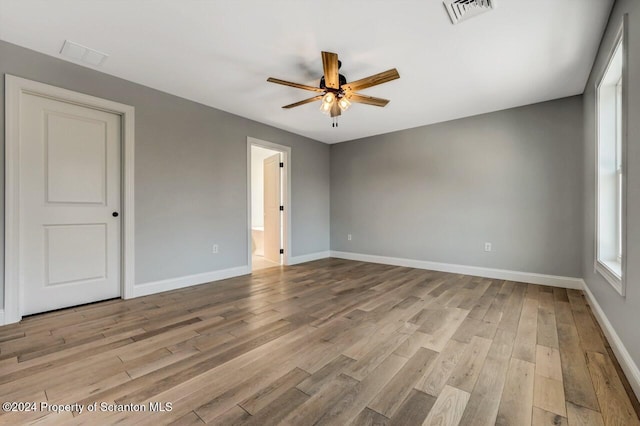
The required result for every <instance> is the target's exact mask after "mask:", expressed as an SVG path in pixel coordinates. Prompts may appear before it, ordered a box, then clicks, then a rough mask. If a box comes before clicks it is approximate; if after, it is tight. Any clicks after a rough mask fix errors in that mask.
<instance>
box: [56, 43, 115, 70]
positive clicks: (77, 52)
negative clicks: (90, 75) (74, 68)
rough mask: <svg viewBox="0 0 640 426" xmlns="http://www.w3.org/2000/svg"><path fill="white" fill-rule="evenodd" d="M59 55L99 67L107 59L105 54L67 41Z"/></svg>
mask: <svg viewBox="0 0 640 426" xmlns="http://www.w3.org/2000/svg"><path fill="white" fill-rule="evenodd" d="M60 53H61V54H62V55H64V56H66V57H68V58H71V59H75V60H76V61H81V62H85V63H87V64H89V65H93V66H100V65H102V64H104V61H106V60H107V58H108V57H109V55H107V54H106V53H102V52H99V51H97V50H95V49H91V48H89V47H87V46H83V45H81V44H78V43H74V42H72V41H69V40H65V41H64V44H63V45H62V49H61V50H60Z"/></svg>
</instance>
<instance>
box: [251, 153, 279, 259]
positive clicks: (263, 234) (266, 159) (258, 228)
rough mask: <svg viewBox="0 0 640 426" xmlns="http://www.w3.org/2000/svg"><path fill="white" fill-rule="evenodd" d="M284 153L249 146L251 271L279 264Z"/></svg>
mask: <svg viewBox="0 0 640 426" xmlns="http://www.w3.org/2000/svg"><path fill="white" fill-rule="evenodd" d="M283 156H284V154H283V153H282V152H280V151H276V150H274V149H270V148H267V147H263V146H258V145H254V144H252V145H251V229H250V232H251V266H252V270H253V271H256V270H259V269H265V268H272V267H276V266H280V265H282V263H283V251H284V244H283V243H284V230H285V226H284V225H285V224H284V199H285V197H284V175H283V168H284V167H283V166H284V163H283V161H284V158H283Z"/></svg>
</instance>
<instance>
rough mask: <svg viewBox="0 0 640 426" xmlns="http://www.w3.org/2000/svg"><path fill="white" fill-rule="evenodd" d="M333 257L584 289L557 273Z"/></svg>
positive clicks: (578, 282)
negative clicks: (547, 273) (545, 273)
mask: <svg viewBox="0 0 640 426" xmlns="http://www.w3.org/2000/svg"><path fill="white" fill-rule="evenodd" d="M331 257H337V258H340V259H349V260H359V261H361V262H371V263H383V264H385V265H394V266H405V267H407V268H417V269H429V270H432V271H441V272H450V273H453V274H464V275H474V276H478V277H485V278H493V279H498V280H508V281H516V282H521V283H530V284H540V285H548V286H551V287H562V288H573V289H576V290H582V279H581V278H572V277H559V276H556V275H544V274H535V273H531V272H519V271H509V270H506V269H493V268H483V267H480V266H467V265H456V264H453V263H439V262H429V261H426V260H415V259H404V258H400V257H387V256H375V255H371V254H360V253H350V252H343V251H333V250H332V251H331Z"/></svg>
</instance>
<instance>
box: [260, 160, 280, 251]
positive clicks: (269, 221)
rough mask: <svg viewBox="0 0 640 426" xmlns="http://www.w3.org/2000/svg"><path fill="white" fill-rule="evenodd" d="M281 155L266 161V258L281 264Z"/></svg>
mask: <svg viewBox="0 0 640 426" xmlns="http://www.w3.org/2000/svg"><path fill="white" fill-rule="evenodd" d="M280 206H281V204H280V154H276V155H272V156H271V157H268V158H266V159H265V160H264V257H265V258H266V259H268V260H270V261H272V262H276V263H280V249H281V248H282V247H281V245H280Z"/></svg>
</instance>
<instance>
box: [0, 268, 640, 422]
mask: <svg viewBox="0 0 640 426" xmlns="http://www.w3.org/2000/svg"><path fill="white" fill-rule="evenodd" d="M0 396H1V398H0V400H1V401H2V402H5V401H36V402H42V401H47V402H48V403H49V404H71V403H76V402H77V403H81V404H84V405H85V406H86V405H88V404H91V403H93V402H98V403H100V402H107V403H114V402H115V403H118V404H123V405H124V404H131V403H147V402H149V401H153V402H160V403H165V402H171V403H172V411H170V412H164V413H157V412H156V413H149V412H147V413H143V414H140V413H130V412H124V413H119V412H111V413H104V412H103V413H90V412H86V411H85V412H84V413H82V414H78V413H75V414H76V415H75V417H74V415H73V414H71V413H61V414H56V413H46V412H40V411H35V412H25V413H15V412H10V413H2V415H0V422H1V423H4V424H21V423H26V422H29V421H35V420H39V421H41V422H43V423H52V424H58V423H69V424H89V425H95V424H113V423H116V422H122V423H123V424H132V423H135V424H153V425H158V424H167V423H171V422H176V424H201V423H202V422H210V423H215V424H223V425H232V424H254V425H270V424H290V425H296V426H299V425H311V424H331V425H346V424H356V425H365V424H378V425H420V424H427V425H436V424H438V425H456V424H461V425H473V426H477V425H493V424H498V425H515V426H520V425H528V424H531V423H533V424H536V425H540V424H549V425H550V424H555V425H602V424H605V425H638V424H640V422H639V421H638V418H637V416H636V414H635V411H634V405H633V404H635V403H637V401H631V400H630V398H629V397H628V395H627V393H626V392H625V389H624V387H623V381H622V380H621V378H620V376H619V375H618V373H617V371H616V368H615V366H614V363H613V362H612V359H611V358H610V355H609V352H608V346H607V343H606V342H605V341H604V340H603V338H602V335H601V333H600V330H599V328H598V326H597V325H596V323H595V322H594V320H593V318H592V316H591V313H590V310H589V307H588V306H587V304H586V303H585V299H584V297H583V295H582V293H581V292H579V291H574V290H569V291H567V290H564V289H558V288H550V287H542V286H536V285H527V284H520V283H514V282H509V281H506V282H505V281H501V280H490V279H484V278H477V277H470V276H463V275H454V274H445V273H440V272H432V271H423V270H416V269H410V268H400V267H393V266H385V265H375V264H367V263H361V262H352V261H345V260H338V259H326V260H321V261H317V262H312V263H307V264H304V265H300V266H295V267H283V268H280V267H278V268H271V269H266V270H264V271H260V272H258V273H256V274H254V275H253V276H245V277H239V278H235V279H230V280H226V281H220V282H216V283H212V284H208V285H202V286H197V287H191V288H187V289H183V290H178V291H174V292H168V293H163V294H158V295H153V296H147V297H142V298H138V299H133V300H129V301H121V300H114V301H108V302H103V303H98V304H93V305H87V306H83V307H78V308H74V309H68V310H63V311H57V312H52V313H48V314H42V315H38V316H34V317H29V318H26V319H25V320H24V321H23V322H22V323H20V324H17V325H10V326H6V327H2V328H0ZM127 406H128V405H127ZM147 407H148V406H147ZM85 410H86V409H85Z"/></svg>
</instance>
